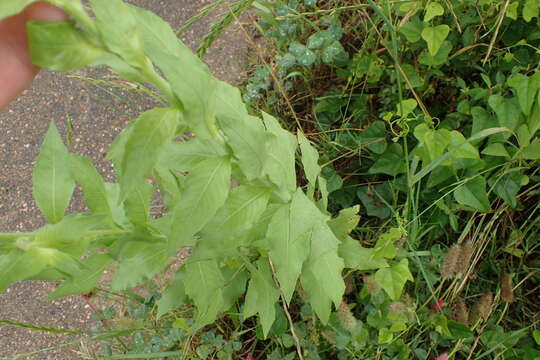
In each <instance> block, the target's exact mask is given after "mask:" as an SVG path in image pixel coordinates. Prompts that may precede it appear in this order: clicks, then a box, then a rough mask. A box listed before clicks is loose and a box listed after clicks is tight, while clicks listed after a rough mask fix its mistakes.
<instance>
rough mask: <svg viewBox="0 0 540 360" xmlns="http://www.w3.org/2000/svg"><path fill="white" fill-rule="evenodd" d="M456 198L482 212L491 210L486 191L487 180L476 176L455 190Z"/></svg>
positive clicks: (459, 201)
mask: <svg viewBox="0 0 540 360" xmlns="http://www.w3.org/2000/svg"><path fill="white" fill-rule="evenodd" d="M454 198H455V199H456V201H457V202H458V203H460V204H462V205H467V206H470V207H472V208H474V209H476V210H479V211H482V212H488V211H490V210H491V206H490V203H489V199H488V195H487V192H486V180H484V178H483V177H482V176H476V177H474V178H473V179H471V180H468V181H467V182H465V183H464V184H463V185H461V186H459V187H458V188H457V189H456V190H454Z"/></svg>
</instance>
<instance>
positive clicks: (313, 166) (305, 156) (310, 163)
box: [296, 131, 321, 196]
mask: <svg viewBox="0 0 540 360" xmlns="http://www.w3.org/2000/svg"><path fill="white" fill-rule="evenodd" d="M296 136H297V137H298V143H299V144H300V151H301V152H302V165H303V167H304V172H305V174H306V178H307V180H308V183H309V189H308V194H309V195H310V196H313V192H314V191H315V184H316V182H317V177H318V176H319V175H320V174H321V167H320V166H319V153H318V152H317V150H316V149H315V148H314V147H313V146H312V145H311V144H310V142H309V140H308V139H307V138H306V136H305V135H304V133H303V132H302V131H298V133H297V134H296Z"/></svg>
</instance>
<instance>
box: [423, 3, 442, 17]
mask: <svg viewBox="0 0 540 360" xmlns="http://www.w3.org/2000/svg"><path fill="white" fill-rule="evenodd" d="M443 14H444V8H443V7H442V6H441V4H439V3H438V2H435V1H432V2H430V3H429V5H428V6H427V8H426V14H425V15H424V21H425V22H428V21H430V20H431V19H433V18H434V17H437V16H441V15H443Z"/></svg>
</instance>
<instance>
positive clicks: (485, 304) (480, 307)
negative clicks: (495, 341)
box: [474, 290, 493, 320]
mask: <svg viewBox="0 0 540 360" xmlns="http://www.w3.org/2000/svg"><path fill="white" fill-rule="evenodd" d="M492 305H493V294H492V293H491V291H489V290H488V291H486V292H485V293H484V294H483V295H482V297H481V298H480V300H478V302H477V303H476V304H475V305H474V312H475V313H476V315H478V316H479V317H481V318H482V319H484V320H487V319H488V318H489V314H491V306H492Z"/></svg>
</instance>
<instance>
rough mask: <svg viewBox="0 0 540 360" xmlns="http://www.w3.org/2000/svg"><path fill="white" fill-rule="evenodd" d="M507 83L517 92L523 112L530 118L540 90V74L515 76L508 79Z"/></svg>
mask: <svg viewBox="0 0 540 360" xmlns="http://www.w3.org/2000/svg"><path fill="white" fill-rule="evenodd" d="M507 83H508V85H509V86H511V87H513V88H514V89H515V90H516V93H517V97H518V100H519V105H520V106H521V110H522V111H523V113H524V114H525V116H529V114H530V113H531V109H532V106H533V104H534V101H535V100H536V94H537V93H538V89H539V88H540V72H537V73H535V74H534V75H532V76H530V77H529V76H525V75H523V74H513V75H511V76H510V77H509V78H508V80H507Z"/></svg>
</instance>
